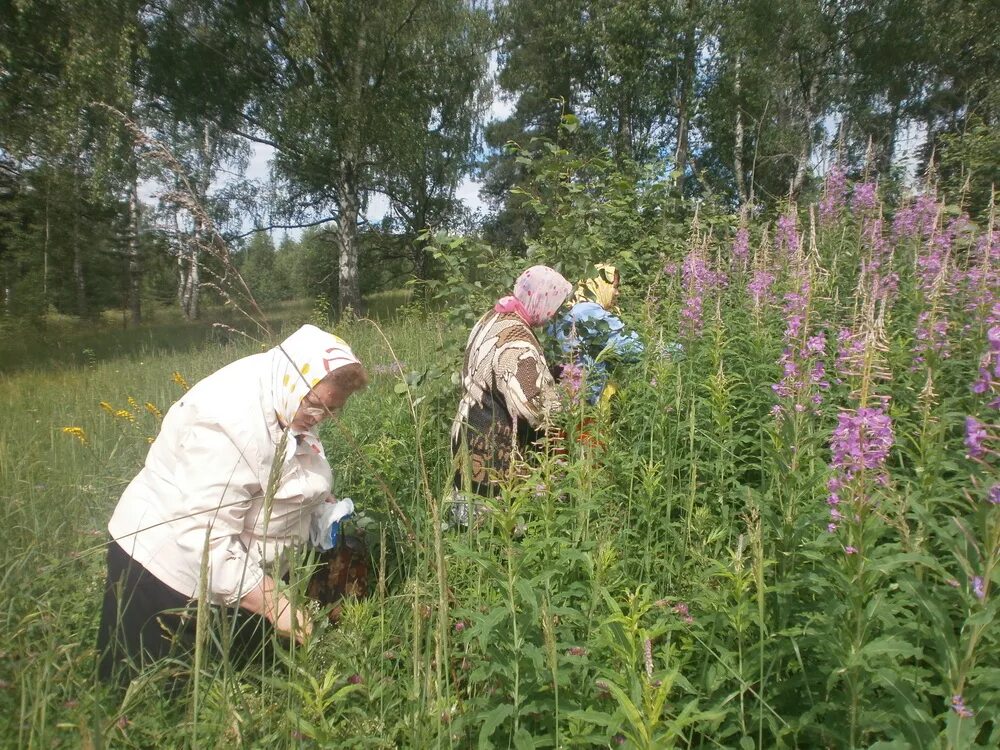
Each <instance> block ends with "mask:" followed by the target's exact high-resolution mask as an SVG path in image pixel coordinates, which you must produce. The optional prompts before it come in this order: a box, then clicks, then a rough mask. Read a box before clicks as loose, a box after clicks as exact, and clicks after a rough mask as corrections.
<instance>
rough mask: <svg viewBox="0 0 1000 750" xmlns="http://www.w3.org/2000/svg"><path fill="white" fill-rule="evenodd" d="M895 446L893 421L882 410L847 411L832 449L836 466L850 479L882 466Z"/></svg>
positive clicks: (840, 419)
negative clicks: (862, 472) (861, 472)
mask: <svg viewBox="0 0 1000 750" xmlns="http://www.w3.org/2000/svg"><path fill="white" fill-rule="evenodd" d="M892 444H893V432H892V418H891V417H890V416H889V415H888V414H886V413H884V411H883V410H882V409H881V408H878V407H860V408H858V409H857V410H856V411H854V412H851V411H843V412H841V413H840V414H839V415H838V417H837V426H836V427H835V428H834V430H833V437H832V438H831V440H830V449H831V451H832V453H833V458H832V463H833V466H834V467H835V468H838V469H842V470H843V471H844V473H845V475H846V476H847V478H851V477H853V476H854V475H855V474H856V473H857V472H859V471H861V470H863V469H877V468H880V467H881V466H882V463H883V462H884V461H885V459H886V457H887V456H888V455H889V449H890V448H892Z"/></svg>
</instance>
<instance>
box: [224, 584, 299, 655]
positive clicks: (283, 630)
mask: <svg viewBox="0 0 1000 750" xmlns="http://www.w3.org/2000/svg"><path fill="white" fill-rule="evenodd" d="M277 588H278V587H277V586H276V585H275V583H274V579H273V578H271V576H264V579H263V580H262V581H261V582H260V583H259V584H258V585H257V586H256V587H255V588H253V589H251V590H250V591H248V592H247V593H246V595H245V596H244V597H243V598H242V599H240V606H241V607H242V608H243V609H245V610H247V611H249V612H253V613H254V614H255V615H260V616H261V617H264V618H265V619H267V620H268V622H270V623H271V624H272V625H274V629H275V630H276V631H277V632H278V634H279V635H283V636H285V637H286V638H293V637H294V638H295V640H296V641H297V642H298V643H299V644H300V645H301V644H302V643H304V642H305V640H306V638H307V637H309V636H310V635H311V634H312V620H310V619H309V618H308V617H307V616H306V613H305V612H304V611H303V610H302V609H301V608H297V609H295V610H294V613H295V621H294V622H293V621H292V612H293V609H292V603H291V602H290V601H289V600H288V597H286V596H285V595H284V594H281V593H278V590H277Z"/></svg>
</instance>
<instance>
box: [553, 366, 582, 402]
mask: <svg viewBox="0 0 1000 750" xmlns="http://www.w3.org/2000/svg"><path fill="white" fill-rule="evenodd" d="M585 378H586V371H585V370H584V368H583V366H582V365H578V364H576V363H575V362H567V363H566V364H564V365H563V368H562V375H561V377H560V379H559V382H560V384H561V385H562V387H563V390H565V391H566V394H567V395H568V396H569V398H570V402H571V403H573V404H578V403H580V392H581V391H582V390H583V381H584V379H585Z"/></svg>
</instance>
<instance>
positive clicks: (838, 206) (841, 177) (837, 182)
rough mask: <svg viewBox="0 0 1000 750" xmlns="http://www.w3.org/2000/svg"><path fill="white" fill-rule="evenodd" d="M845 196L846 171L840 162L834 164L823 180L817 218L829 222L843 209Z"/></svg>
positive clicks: (824, 222)
mask: <svg viewBox="0 0 1000 750" xmlns="http://www.w3.org/2000/svg"><path fill="white" fill-rule="evenodd" d="M846 197H847V172H846V171H844V168H843V167H842V166H841V165H840V164H834V165H833V166H831V167H830V169H829V171H828V172H827V173H826V177H825V178H824V180H823V198H822V199H821V200H820V202H819V220H820V223H821V224H829V223H831V222H832V221H833V220H834V219H836V218H837V217H838V216H839V215H840V212H841V211H842V210H843V209H844V204H845V198H846Z"/></svg>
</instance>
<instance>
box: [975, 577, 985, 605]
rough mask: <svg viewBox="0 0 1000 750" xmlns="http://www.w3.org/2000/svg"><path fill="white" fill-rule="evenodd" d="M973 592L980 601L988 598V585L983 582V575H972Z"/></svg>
mask: <svg viewBox="0 0 1000 750" xmlns="http://www.w3.org/2000/svg"><path fill="white" fill-rule="evenodd" d="M972 593H973V594H975V596H976V598H977V599H978V600H979V601H981V602H982V601H985V600H986V586H985V585H984V584H983V577H982V576H972Z"/></svg>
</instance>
